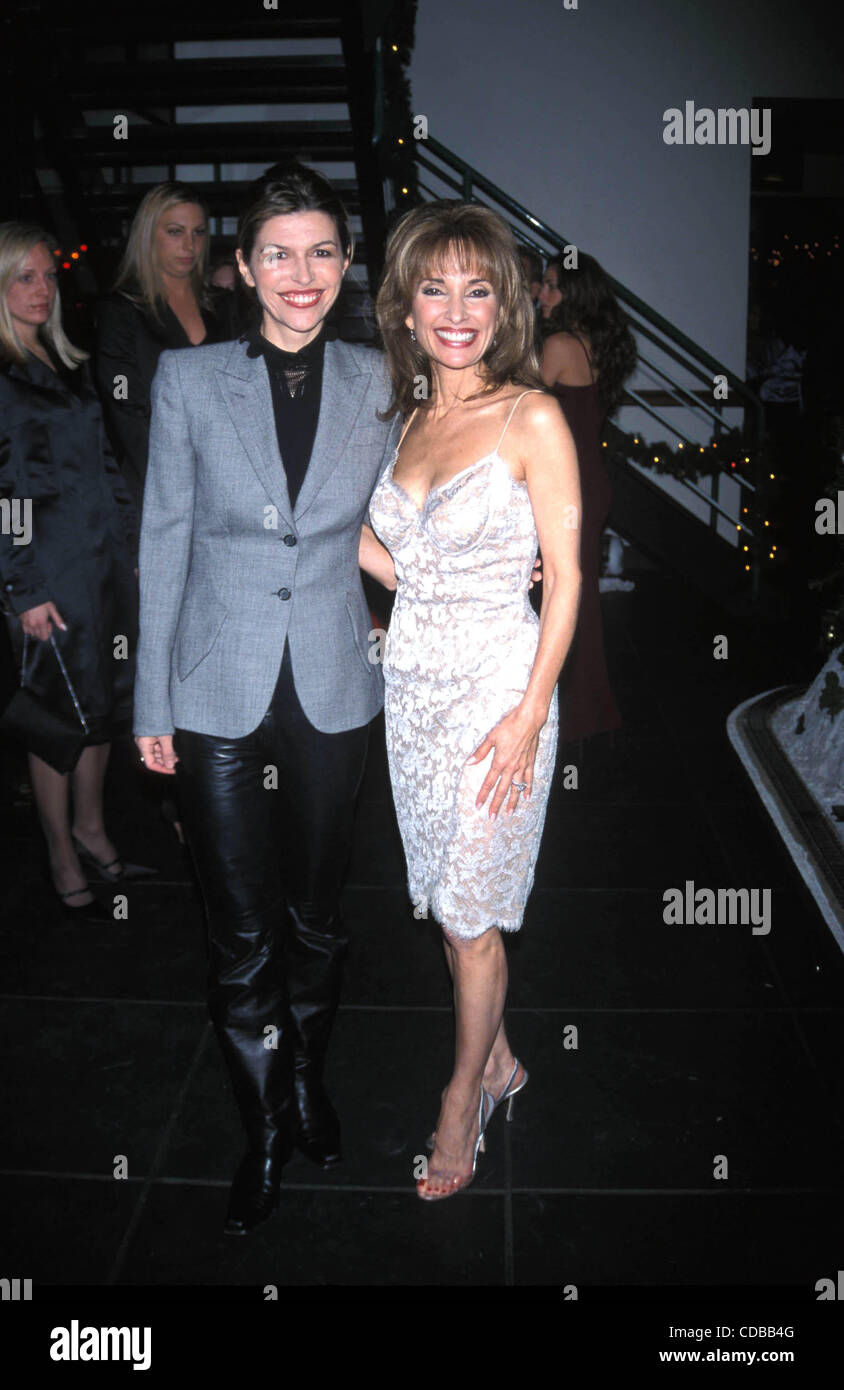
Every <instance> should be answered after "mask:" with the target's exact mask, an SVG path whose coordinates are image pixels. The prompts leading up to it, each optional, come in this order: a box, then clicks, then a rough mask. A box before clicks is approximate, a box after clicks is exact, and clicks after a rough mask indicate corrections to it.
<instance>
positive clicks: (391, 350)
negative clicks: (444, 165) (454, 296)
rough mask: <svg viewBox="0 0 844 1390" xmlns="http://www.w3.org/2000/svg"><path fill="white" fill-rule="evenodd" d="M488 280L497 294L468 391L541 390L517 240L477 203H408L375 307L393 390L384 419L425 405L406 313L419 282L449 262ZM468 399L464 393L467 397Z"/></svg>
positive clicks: (421, 369) (419, 354) (424, 370)
mask: <svg viewBox="0 0 844 1390" xmlns="http://www.w3.org/2000/svg"><path fill="white" fill-rule="evenodd" d="M453 263H456V264H457V265H458V266H459V267H460V269H461V270H462V271H463V272H464V273H467V272H469V271H472V272H474V274H476V275H478V276H479V277H482V278H483V279H484V280H489V282H490V284H491V285H492V288H493V290H494V291H495V294H496V296H497V298H498V301H499V305H498V322H497V324H496V328H495V335H494V337H493V340H492V343H491V345H490V347H489V348H488V349H487V351H486V353H485V354H484V358H483V377H484V385H483V387H482V389H481V390H480V391H478V392H476V393H475V396H483V395H487V394H491V393H492V392H494V391H497V390H499V389H500V388H501V387H502V386H505V385H508V384H510V383H511V382H512V383H515V384H518V385H522V386H532V387H538V388H539V389H540V390H544V389H545V387H544V385H543V382H542V378H541V377H540V375H539V359H538V357H537V355H536V349H535V346H534V316H533V306H532V305H531V302H530V295H529V293H528V290H527V288H526V287H525V284H524V272H523V270H522V264H521V261H520V260H519V254H518V250H517V247H516V242H515V239H514V237H513V234H512V232H511V231H510V229H509V227H508V226H507V224H506V223H505V222H503V221H502V220H501V218H500V217H499V216H498V215H497V214H496V213H494V212H492V210H491V209H490V208H486V207H482V206H481V205H480V204H478V203H460V202H454V201H451V200H440V201H438V202H433V203H423V204H422V205H421V206H420V207H416V208H411V210H410V211H409V212H407V213H405V215H404V217H402V219H401V220H400V221H399V222H398V223H397V225H396V227H395V228H394V230H393V232H392V234H391V236H390V238H389V240H388V242H387V252H386V264H385V267H384V275H383V279H382V281H381V288H380V289H379V291H378V297H377V299H376V301H375V313H376V317H377V320H378V327H379V328H380V330H381V337H382V340H383V343H384V352H385V355H386V359H387V366H388V369H389V372H390V379H391V381H392V385H393V396H392V400H391V401H390V405H389V407H388V409H387V411H386V412H385V413H384V415H383V417H382V418H384V419H387V420H389V419H390V418H391V417H392V416H393V415H395V414H396V412H399V413H400V414H401V415H402V416H407V415H408V414H409V413H410V411H411V410H412V409H413V408H414V406H418V407H419V408H420V410H426V409H428V407H429V406H430V404H431V398H432V394H433V391H432V389H431V391H430V392H429V395H428V397H426V398H425V399H423V400H418V399H417V397H416V395H415V394H414V386H415V384H416V382H417V381H418V378H419V377H420V376H422V377H426V378H427V379H428V380H429V382H430V383H431V388H432V387H433V381H432V373H431V368H430V362H429V360H428V356H427V354H426V353H425V352H424V351H423V350H422V348H421V346H420V344H419V343H418V342H414V341H413V340H412V339H411V336H410V332H409V330H408V328H407V325H406V324H405V319H406V318H407V315H408V314H409V313H410V310H411V305H412V303H413V298H414V295H415V294H416V291H417V289H418V288H419V285H420V283H421V281H422V280H424V279H425V278H426V277H427V276H429V275H436V274H437V273H441V272H442V271H443V270H444V269H445V268H446V267H448V266H449V265H450V264H453ZM474 398H475V397H469V399H470V400H471V399H474Z"/></svg>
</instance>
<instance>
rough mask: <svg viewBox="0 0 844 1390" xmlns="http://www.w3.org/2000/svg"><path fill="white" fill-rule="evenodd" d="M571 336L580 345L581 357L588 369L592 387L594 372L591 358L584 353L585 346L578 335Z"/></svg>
mask: <svg viewBox="0 0 844 1390" xmlns="http://www.w3.org/2000/svg"><path fill="white" fill-rule="evenodd" d="M571 336H572V337H573V338H576V339H577V341H578V342H579V343H580V346H581V347H582V348H583V356H584V357H585V358H586V365H587V367H588V368H589V375H590V376H591V378H592V381H591V385H592V386H594V385H595V372H594V370H593V368H592V358H591V357H590V356H589V353H588V352H587V351H586V344H585V343H584V341H583V339H582V338H581V336H580V334H579V333H572V335H571Z"/></svg>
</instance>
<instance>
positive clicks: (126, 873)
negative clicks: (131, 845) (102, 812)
mask: <svg viewBox="0 0 844 1390" xmlns="http://www.w3.org/2000/svg"><path fill="white" fill-rule="evenodd" d="M71 839H72V840H73V848H74V849H75V850H76V854H77V857H78V859H79V862H80V864H87V866H88V868H89V869H93V870H94V873H95V874H96V875H97V877H98V878H102V879H105V881H106V882H107V883H120V881H121V879H128V878H156V877H157V875H158V870H157V869H151V868H149V867H148V866H147V865H146V864H124V863H123V861H122V860H121V858H120V856H119V855H118V856H117V858H116V859H112V860H111V861H110V863H108V864H103V863H102V862H101V860H99V859H97V858H96V856H95V855H93V854H92V853H91V851H90V850H89V849H86V848H85V846H84V845H83V844H82V842H81V841H80V840H77V838H76V836H75V835H72V836H71ZM115 864H120V865H122V867H121V871H120V873H116V872H114V873H113V872H112V870H113V869H114V866H115ZM79 891H80V892H81V891H82V890H81V889H80V890H79Z"/></svg>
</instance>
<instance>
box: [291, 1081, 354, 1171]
mask: <svg viewBox="0 0 844 1390" xmlns="http://www.w3.org/2000/svg"><path fill="white" fill-rule="evenodd" d="M295 1092H296V1109H297V1111H298V1112H299V1129H298V1133H297V1135H296V1147H297V1149H299V1151H300V1153H303V1154H304V1155H305V1157H306V1158H309V1159H310V1160H311V1162H312V1163H318V1164H319V1165H320V1167H321V1168H334V1167H336V1165H337V1164H338V1163H341V1162H342V1161H343V1154H342V1150H341V1147H340V1121H339V1120H338V1118H337V1113H336V1111H335V1109H334V1106H333V1105H332V1104H331V1101H330V1100H329V1099H328V1096H327V1095H326V1093H325V1087H324V1086H323V1084H322V1082H321V1081H319V1080H317V1079H316V1078H315V1077H310V1078H307V1077H305V1076H304V1075H303V1074H302V1073H301V1072H297V1073H296V1078H295Z"/></svg>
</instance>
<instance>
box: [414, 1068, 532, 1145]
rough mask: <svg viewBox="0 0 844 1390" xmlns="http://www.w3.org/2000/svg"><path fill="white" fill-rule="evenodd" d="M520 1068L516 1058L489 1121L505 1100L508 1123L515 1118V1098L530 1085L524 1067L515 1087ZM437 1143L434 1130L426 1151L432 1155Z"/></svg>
mask: <svg viewBox="0 0 844 1390" xmlns="http://www.w3.org/2000/svg"><path fill="white" fill-rule="evenodd" d="M520 1066H521V1063H520V1061H519V1059H518V1057H516V1059H515V1061H514V1062H513V1070H512V1071H511V1073H510V1080H509V1081H508V1082H507V1085H506V1086H505V1087H504V1090H503V1091H502V1092H501V1095H500V1096H499V1097H498V1099H497V1100H496V1101H493V1106H492V1109H491V1110H490V1112H489V1120H491V1119H492V1117H493V1115H494V1114H495V1112H496V1110H497V1109H498V1107H499V1105H502V1104H503V1103H504V1101H505V1100H506V1101H509V1104H508V1106H507V1114H506V1115H505V1117H504V1118H505V1119H506V1120H507V1121H508V1123H509V1121H510V1120H512V1118H513V1098H514V1096H517V1095H518V1094H519V1091H521V1090H522V1089H523V1088H524V1087H525V1086H526V1085H527V1083H528V1073H527V1072H526V1071H525V1069H524V1067H522V1071H523V1072H524V1075H523V1077H522V1079H521V1081H520V1082H519V1084H518V1086H514V1085H513V1080H514V1078H515V1076H516V1073H517V1071H518V1070H519V1067H520ZM443 1096H445V1091H443ZM489 1120H487V1124H489ZM436 1142H437V1131H436V1130H434V1131H433V1133H432V1134H429V1135H428V1138H427V1139H426V1140H425V1147H426V1149H427V1150H428V1153H432V1152H433V1148H434V1145H435V1143H436Z"/></svg>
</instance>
